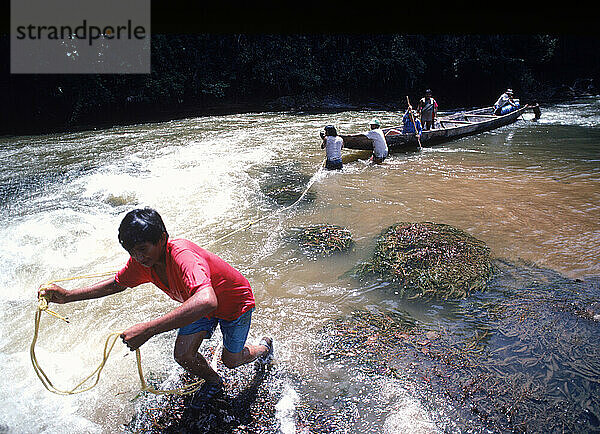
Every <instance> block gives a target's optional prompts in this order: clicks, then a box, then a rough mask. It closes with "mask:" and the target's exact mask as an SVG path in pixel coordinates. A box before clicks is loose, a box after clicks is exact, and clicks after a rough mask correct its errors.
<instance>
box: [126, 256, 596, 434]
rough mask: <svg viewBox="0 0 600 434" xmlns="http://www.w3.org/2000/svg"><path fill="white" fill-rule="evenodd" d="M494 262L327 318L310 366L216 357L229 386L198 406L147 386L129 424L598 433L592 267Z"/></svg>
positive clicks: (225, 429) (191, 429) (180, 428)
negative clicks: (463, 291)
mask: <svg viewBox="0 0 600 434" xmlns="http://www.w3.org/2000/svg"><path fill="white" fill-rule="evenodd" d="M494 267H495V268H496V270H497V271H496V273H495V274H494V276H493V278H492V279H491V280H490V282H489V283H488V289H487V291H485V292H475V293H473V294H472V295H470V296H468V297H466V298H464V299H460V300H448V301H444V302H440V301H438V300H423V299H415V300H405V302H404V303H403V304H402V305H401V306H400V307H399V308H397V309H394V310H390V309H386V308H385V307H384V306H372V305H371V306H369V307H368V308H366V309H362V310H357V311H354V312H352V313H350V314H347V315H343V316H341V317H339V318H337V319H335V320H332V321H327V322H326V325H325V326H324V327H323V328H322V329H321V330H320V332H318V336H317V337H316V338H315V342H317V343H318V344H317V346H316V347H315V350H314V354H313V357H314V360H315V365H314V372H306V371H304V372H300V370H299V369H298V367H297V366H294V365H293V364H291V363H289V361H286V360H280V361H277V362H276V363H275V364H274V365H272V366H271V367H270V368H268V369H261V368H259V366H258V365H245V366H243V367H240V368H237V369H234V370H227V369H226V368H224V367H222V366H221V367H220V371H219V372H221V373H222V375H223V376H224V379H225V397H223V398H220V399H218V400H215V401H214V402H213V403H211V404H210V405H207V406H206V408H205V409H202V410H193V409H191V408H189V401H190V400H191V397H190V396H162V397H155V396H142V397H140V398H138V402H137V413H136V416H135V418H134V419H133V420H132V421H131V423H130V424H129V425H128V427H127V430H128V431H130V432H150V433H272V432H310V433H313V432H314V433H355V432H424V433H425V432H427V433H430V432H473V433H484V432H499V433H504V432H506V433H509V432H597V431H598V430H600V336H599V335H598V332H597V331H598V322H597V321H595V320H594V319H593V317H591V318H590V317H586V316H584V315H581V313H580V310H581V309H579V308H580V307H586V306H588V307H589V306H594V308H596V304H595V303H596V302H597V300H598V299H600V278H592V279H587V280H585V281H581V280H571V279H567V278H565V277H563V276H561V275H559V274H558V273H556V272H554V271H552V270H547V269H542V268H538V267H536V266H535V265H534V264H530V263H526V262H520V263H517V264H515V263H510V262H507V261H502V260H496V261H494ZM416 307H418V310H420V311H422V312H425V314H424V315H419V316H416V315H413V314H412V313H411V312H412V311H413V310H414V309H413V308H416ZM404 308H406V310H402V309H404ZM204 351H208V350H206V349H205V350H204ZM308 357H310V355H309V356H308ZM276 359H277V354H276ZM183 380H184V381H189V379H185V378H184V379H183ZM286 403H287V404H286ZM411 429H412V431H411ZM288 430H291V431H288Z"/></svg>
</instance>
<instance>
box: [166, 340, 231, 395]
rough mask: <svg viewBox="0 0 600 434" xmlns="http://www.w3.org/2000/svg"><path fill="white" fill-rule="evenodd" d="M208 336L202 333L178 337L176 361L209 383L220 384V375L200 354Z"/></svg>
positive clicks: (175, 351)
mask: <svg viewBox="0 0 600 434" xmlns="http://www.w3.org/2000/svg"><path fill="white" fill-rule="evenodd" d="M206 334H207V332H205V331H202V332H198V333H194V334H191V335H178V336H177V339H176V340H175V349H174V357H175V361H176V362H177V363H179V365H180V366H181V367H182V368H184V369H185V370H186V371H188V372H189V373H191V374H194V375H197V376H198V377H200V378H203V379H204V380H205V381H206V382H207V383H220V382H221V381H222V380H221V377H220V376H219V374H217V373H216V372H215V370H214V369H213V368H211V367H210V365H209V364H208V362H207V361H206V359H205V358H204V356H202V354H200V353H199V352H198V348H200V345H201V344H202V341H203V340H204V338H205V337H206Z"/></svg>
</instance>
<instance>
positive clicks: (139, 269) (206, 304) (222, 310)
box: [39, 208, 273, 408]
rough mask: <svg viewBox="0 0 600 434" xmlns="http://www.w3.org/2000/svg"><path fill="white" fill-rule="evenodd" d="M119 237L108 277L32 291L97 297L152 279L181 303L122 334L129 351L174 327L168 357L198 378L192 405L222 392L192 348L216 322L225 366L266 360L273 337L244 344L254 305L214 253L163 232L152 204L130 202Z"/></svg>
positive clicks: (59, 298) (61, 299) (60, 298)
mask: <svg viewBox="0 0 600 434" xmlns="http://www.w3.org/2000/svg"><path fill="white" fill-rule="evenodd" d="M119 242H120V243H121V246H123V248H124V249H125V250H127V252H128V253H129V254H130V258H129V260H128V261H127V264H126V265H125V266H124V267H123V268H122V269H121V270H120V271H118V272H117V273H116V275H115V276H114V277H113V278H110V279H108V280H105V281H102V282H98V283H96V284H93V285H91V286H87V287H83V288H79V289H75V290H71V291H68V290H66V289H64V288H61V287H60V286H58V285H54V284H52V285H50V286H48V287H44V286H42V287H40V289H39V295H40V296H41V297H46V299H47V300H48V301H50V302H54V303H60V304H63V303H70V302H73V301H78V300H86V299H91V298H99V297H104V296H107V295H111V294H116V293H118V292H121V291H124V290H125V289H126V288H133V287H136V286H138V285H141V284H143V283H148V282H152V283H153V284H155V285H156V286H158V287H159V288H160V289H161V290H162V291H164V292H165V293H166V294H167V295H168V296H169V297H171V298H172V299H174V300H176V301H178V302H180V303H181V305H180V306H178V307H177V308H175V309H173V310H172V311H170V312H168V313H166V314H165V315H162V316H160V317H158V318H155V319H152V320H150V321H147V322H142V323H139V324H136V325H134V326H132V327H130V328H128V329H127V330H125V331H124V332H123V333H122V334H121V338H122V339H123V342H124V343H125V344H126V345H127V346H128V347H129V349H130V350H131V351H134V350H136V349H137V348H139V347H140V346H142V345H143V344H144V343H145V342H146V341H147V340H148V339H150V338H151V337H153V336H155V335H157V334H159V333H164V332H166V331H169V330H174V329H179V332H178V335H177V339H176V340H175V349H174V357H175V360H176V361H177V363H178V364H179V365H181V366H182V367H183V368H184V369H186V370H187V371H188V372H190V373H192V374H194V375H197V376H199V377H200V378H203V379H204V380H205V382H204V383H203V384H202V387H201V388H200V389H199V390H198V391H197V392H196V394H195V395H194V397H193V399H192V404H191V405H192V407H195V408H199V407H200V406H201V405H202V404H203V403H205V402H208V401H210V400H211V399H212V398H213V397H215V396H217V395H220V394H222V392H223V380H222V379H221V377H220V376H219V374H217V372H215V371H214V370H213V369H212V368H211V367H210V365H209V364H208V362H207V361H206V359H205V358H204V357H203V356H202V355H201V354H200V353H199V352H198V349H199V348H200V345H201V344H202V341H203V340H204V339H208V338H210V337H211V335H212V333H213V332H214V330H215V329H216V327H217V324H218V325H219V326H220V327H221V331H222V333H223V352H222V354H221V359H222V361H223V364H224V365H225V366H226V367H228V368H230V369H232V368H235V367H237V366H240V365H243V364H246V363H249V362H251V361H253V360H257V359H258V361H259V362H260V363H264V364H266V363H268V362H269V361H270V359H271V357H272V354H273V340H272V339H271V338H269V337H263V338H262V340H261V341H260V343H259V344H258V345H249V344H247V343H246V338H247V337H248V331H249V330H250V319H251V317H252V311H253V310H254V308H255V302H254V295H253V293H252V289H251V287H250V283H249V282H248V280H247V279H246V278H245V277H244V276H243V275H242V274H241V273H240V272H239V271H237V270H236V269H235V268H233V267H232V266H231V265H229V264H228V263H227V262H225V261H224V260H223V259H221V258H220V257H218V256H217V255H215V254H214V253H211V252H209V251H208V250H205V249H203V248H201V247H199V246H197V245H196V244H194V243H192V242H191V241H188V240H185V239H182V238H169V234H168V233H167V229H166V227H165V225H164V223H163V220H162V218H161V216H160V215H159V214H158V212H157V211H155V210H154V209H151V208H144V209H134V210H132V211H130V212H129V213H127V215H126V216H125V217H124V218H123V221H122V222H121V225H120V226H119Z"/></svg>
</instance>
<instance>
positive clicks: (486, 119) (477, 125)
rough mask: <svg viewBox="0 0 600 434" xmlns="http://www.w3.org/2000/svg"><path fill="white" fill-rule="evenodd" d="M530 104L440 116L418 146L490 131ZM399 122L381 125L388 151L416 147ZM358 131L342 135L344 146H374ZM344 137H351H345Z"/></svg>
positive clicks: (517, 115) (350, 147)
mask: <svg viewBox="0 0 600 434" xmlns="http://www.w3.org/2000/svg"><path fill="white" fill-rule="evenodd" d="M530 109H531V107H530V106H528V105H526V106H524V107H521V108H519V109H517V110H515V111H513V112H510V113H507V114H506V115H503V116H496V115H494V114H493V112H492V108H491V107H487V108H483V109H478V110H472V111H469V112H460V113H456V114H453V115H451V116H447V117H444V118H440V119H439V121H436V128H435V129H432V130H428V131H423V132H422V134H421V138H420V139H421V146H423V147H429V146H434V145H439V144H441V143H446V142H450V141H452V140H456V139H459V138H461V137H466V136H470V135H473V134H479V133H482V132H485V131H491V130H494V129H496V128H500V127H502V126H505V125H508V124H511V123H513V122H515V121H516V120H517V119H518V118H519V116H521V115H522V114H523V112H525V111H526V110H530ZM401 131H402V126H397V127H391V128H384V129H383V133H384V135H385V138H386V141H387V144H388V148H389V150H390V151H401V150H410V149H416V148H418V147H419V144H418V142H417V138H416V137H415V135H414V134H402V133H400V132H401ZM358 136H360V134H356V135H353V136H342V138H343V139H344V147H346V148H348V149H363V150H369V149H373V145H372V143H371V142H372V141H371V140H370V139H367V137H366V136H364V135H363V137H364V139H365V140H361V139H359V138H358ZM346 137H351V139H349V140H348V141H346Z"/></svg>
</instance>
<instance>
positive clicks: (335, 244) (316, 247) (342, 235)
mask: <svg viewBox="0 0 600 434" xmlns="http://www.w3.org/2000/svg"><path fill="white" fill-rule="evenodd" d="M289 238H290V241H292V242H295V243H297V244H298V246H299V247H300V250H301V251H302V253H304V254H306V255H315V254H318V255H331V254H333V253H336V252H343V251H345V250H348V249H350V248H351V247H352V244H353V241H352V234H351V233H350V231H349V230H348V229H346V228H343V227H340V226H336V225H327V224H324V225H312V226H307V227H297V228H292V229H291V231H290V235H289Z"/></svg>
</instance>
